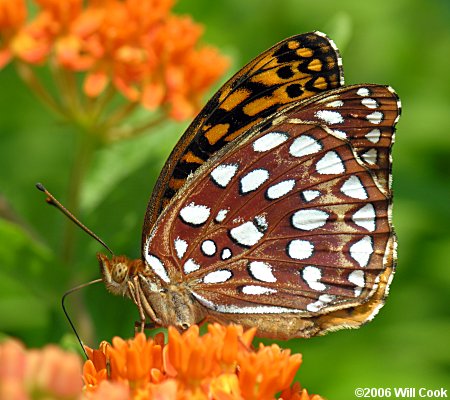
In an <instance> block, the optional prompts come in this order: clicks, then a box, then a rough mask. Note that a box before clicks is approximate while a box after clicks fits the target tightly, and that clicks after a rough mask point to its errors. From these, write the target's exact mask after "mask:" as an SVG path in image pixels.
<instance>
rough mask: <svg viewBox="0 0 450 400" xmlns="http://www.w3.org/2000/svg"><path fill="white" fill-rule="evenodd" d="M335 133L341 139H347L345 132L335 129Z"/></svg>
mask: <svg viewBox="0 0 450 400" xmlns="http://www.w3.org/2000/svg"><path fill="white" fill-rule="evenodd" d="M333 133H334V134H335V135H336V136H337V137H338V138H339V139H347V134H346V133H345V132H344V131H340V130H339V129H333Z"/></svg>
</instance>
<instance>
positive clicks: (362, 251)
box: [350, 236, 373, 267]
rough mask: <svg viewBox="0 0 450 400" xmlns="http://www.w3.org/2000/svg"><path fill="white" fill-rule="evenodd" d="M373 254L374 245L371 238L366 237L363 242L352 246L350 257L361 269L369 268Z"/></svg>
mask: <svg viewBox="0 0 450 400" xmlns="http://www.w3.org/2000/svg"><path fill="white" fill-rule="evenodd" d="M372 253H373V244H372V238H371V237H370V236H364V237H363V238H362V239H361V240H359V241H357V242H356V243H354V244H352V245H351V246H350V256H351V257H352V258H353V259H354V260H355V261H356V262H357V263H358V264H359V266H360V267H366V266H367V264H368V263H369V259H370V256H371V255H372Z"/></svg>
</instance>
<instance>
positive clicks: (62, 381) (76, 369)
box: [0, 339, 82, 400]
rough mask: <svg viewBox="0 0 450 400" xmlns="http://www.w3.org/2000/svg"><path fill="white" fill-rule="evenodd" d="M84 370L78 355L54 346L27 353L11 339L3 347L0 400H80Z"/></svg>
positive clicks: (27, 351) (1, 345)
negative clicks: (42, 399) (81, 376)
mask: <svg viewBox="0 0 450 400" xmlns="http://www.w3.org/2000/svg"><path fill="white" fill-rule="evenodd" d="M81 368H82V363H81V360H80V357H78V355H76V354H73V353H69V352H66V351H63V350H61V349H60V348H59V347H57V346H55V345H48V346H45V347H44V348H43V349H41V350H26V349H25V347H24V346H23V345H22V344H21V343H20V342H19V341H17V340H14V339H9V340H7V341H5V342H3V343H1V344H0V399H14V400H28V399H37V398H46V399H54V400H58V399H61V400H62V399H64V400H72V399H73V400H75V399H79V398H80V395H81V389H82V381H81V379H80V374H81ZM39 396H41V397H39Z"/></svg>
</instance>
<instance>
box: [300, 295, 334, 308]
mask: <svg viewBox="0 0 450 400" xmlns="http://www.w3.org/2000/svg"><path fill="white" fill-rule="evenodd" d="M333 300H334V296H332V295H330V294H321V295H320V296H319V299H318V300H317V301H315V302H314V303H310V304H308V305H307V306H306V309H307V310H308V311H311V312H317V311H320V310H321V309H322V308H324V307H325V306H326V305H327V303H330V302H331V301H333Z"/></svg>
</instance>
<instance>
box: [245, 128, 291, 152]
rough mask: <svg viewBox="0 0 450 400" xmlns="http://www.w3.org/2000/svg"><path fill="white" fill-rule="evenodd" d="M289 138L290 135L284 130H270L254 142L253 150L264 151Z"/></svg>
mask: <svg viewBox="0 0 450 400" xmlns="http://www.w3.org/2000/svg"><path fill="white" fill-rule="evenodd" d="M288 139H289V136H288V135H287V134H286V133H283V132H269V133H267V134H266V135H264V136H261V137H260V138H259V139H256V140H255V141H254V142H253V150H255V151H257V152H260V153H261V152H264V151H268V150H272V149H273V148H275V147H277V146H279V145H280V144H282V143H284V142H285V141H286V140H288Z"/></svg>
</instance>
